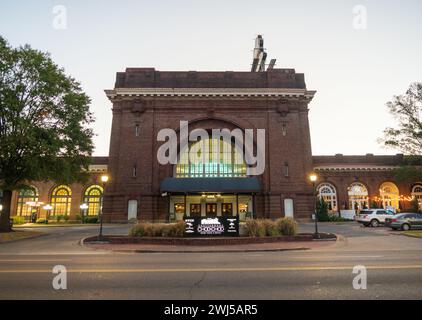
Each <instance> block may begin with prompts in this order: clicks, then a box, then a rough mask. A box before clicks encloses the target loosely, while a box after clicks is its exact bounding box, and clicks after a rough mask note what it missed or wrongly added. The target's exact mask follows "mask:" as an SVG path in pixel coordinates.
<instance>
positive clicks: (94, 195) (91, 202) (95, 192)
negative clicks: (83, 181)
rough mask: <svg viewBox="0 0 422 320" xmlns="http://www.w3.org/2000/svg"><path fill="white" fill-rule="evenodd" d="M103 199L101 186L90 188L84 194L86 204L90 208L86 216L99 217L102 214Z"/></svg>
mask: <svg viewBox="0 0 422 320" xmlns="http://www.w3.org/2000/svg"><path fill="white" fill-rule="evenodd" d="M102 199H103V188H102V187H100V186H95V185H94V186H90V187H89V188H87V189H86V191H85V194H84V203H85V204H86V205H87V206H88V209H87V211H86V214H87V215H88V216H98V215H99V214H100V210H101V205H102Z"/></svg>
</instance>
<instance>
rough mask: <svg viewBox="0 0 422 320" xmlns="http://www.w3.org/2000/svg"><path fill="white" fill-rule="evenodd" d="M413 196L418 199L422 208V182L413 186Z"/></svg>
mask: <svg viewBox="0 0 422 320" xmlns="http://www.w3.org/2000/svg"><path fill="white" fill-rule="evenodd" d="M412 198H416V199H418V203H419V209H420V208H421V207H422V184H417V185H415V186H414V187H413V188H412Z"/></svg>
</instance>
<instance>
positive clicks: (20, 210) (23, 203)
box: [16, 186, 38, 217]
mask: <svg viewBox="0 0 422 320" xmlns="http://www.w3.org/2000/svg"><path fill="white" fill-rule="evenodd" d="M28 202H38V190H37V188H35V187H33V186H30V187H28V188H25V189H21V190H19V193H18V202H17V210H16V215H18V216H22V217H29V216H31V213H32V212H31V210H32V208H31V206H29V205H28V204H27V203H28Z"/></svg>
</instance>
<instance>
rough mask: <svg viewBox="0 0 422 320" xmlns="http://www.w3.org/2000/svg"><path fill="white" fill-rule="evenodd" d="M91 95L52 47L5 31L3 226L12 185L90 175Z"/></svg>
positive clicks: (0, 170) (0, 46)
mask: <svg viewBox="0 0 422 320" xmlns="http://www.w3.org/2000/svg"><path fill="white" fill-rule="evenodd" d="M89 104H90V99H89V97H88V96H87V95H86V94H85V93H84V92H83V91H82V89H81V86H80V84H79V83H78V82H76V81H75V80H74V79H73V78H71V77H69V76H66V75H65V73H64V70H63V69H61V68H59V67H58V66H57V65H56V64H55V63H54V62H53V61H52V59H51V57H50V55H49V54H48V53H44V52H41V51H38V50H35V49H32V48H31V47H30V46H29V45H25V46H23V47H18V48H12V47H11V46H10V45H9V44H8V43H7V41H6V40H5V39H4V38H2V37H1V36H0V189H2V190H3V210H2V213H1V217H0V232H7V231H10V230H9V229H10V228H9V218H10V206H11V200H12V191H13V190H18V189H20V188H25V186H26V185H27V183H28V182H30V181H45V180H49V179H51V180H53V181H56V182H59V183H72V182H76V181H84V180H85V179H86V178H87V170H84V169H87V168H88V165H89V162H90V158H91V154H92V150H93V142H92V137H93V132H92V129H90V128H89V124H90V123H92V122H93V120H94V119H93V116H92V113H91V112H90V111H89Z"/></svg>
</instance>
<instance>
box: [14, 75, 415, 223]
mask: <svg viewBox="0 0 422 320" xmlns="http://www.w3.org/2000/svg"><path fill="white" fill-rule="evenodd" d="M106 94H107V96H108V98H109V99H110V101H111V102H112V104H113V108H112V112H113V122H112V129H111V142H110V153H109V157H108V158H107V157H104V158H101V157H95V158H94V159H93V163H92V165H91V167H90V171H91V172H92V175H91V180H90V181H89V183H87V184H86V185H84V186H82V185H78V184H75V185H72V186H61V185H55V184H53V183H52V182H42V183H40V182H31V183H28V186H30V187H31V189H30V190H21V191H17V192H15V193H14V196H13V197H14V198H13V199H14V201H13V207H12V213H13V214H12V215H18V216H26V217H29V216H30V215H31V212H33V211H34V207H35V209H36V211H37V214H38V217H44V216H45V215H47V214H49V215H50V216H51V215H53V216H58V215H63V216H68V217H69V219H75V218H76V216H77V215H80V214H82V213H83V212H82V209H81V208H80V206H81V204H82V203H85V204H87V205H88V208H87V209H86V212H85V213H86V214H88V215H93V216H95V215H98V213H99V212H100V208H101V204H102V199H103V192H104V190H103V188H102V184H101V183H100V181H99V176H100V175H101V174H103V173H105V172H107V173H108V175H109V176H110V181H109V183H108V184H107V187H106V190H105V197H104V205H103V212H104V218H105V221H128V220H131V219H138V220H154V221H159V220H161V221H162V220H177V219H181V218H182V217H183V215H188V216H195V215H197V216H198V215H199V216H216V215H236V214H239V215H240V216H241V218H242V219H243V218H244V217H246V216H248V215H249V216H253V217H257V218H263V217H268V218H278V217H282V216H293V217H294V218H296V219H309V218H310V215H311V213H312V211H313V203H314V202H313V187H312V185H311V183H310V182H309V174H310V173H311V172H316V173H317V174H318V177H319V181H318V184H317V190H318V194H319V196H320V197H323V198H324V199H325V200H326V202H328V204H329V208H330V211H331V212H333V213H335V212H339V211H340V210H345V211H347V210H360V209H363V208H366V207H368V206H370V205H374V203H375V205H377V206H384V207H387V206H391V207H394V208H396V209H402V210H404V209H406V208H409V202H410V200H411V199H412V198H413V197H417V198H418V199H419V198H422V184H419V183H418V181H415V182H414V183H412V184H403V183H398V182H397V181H395V180H394V175H393V169H394V168H396V167H398V166H400V165H401V164H402V162H403V156H402V155H396V156H374V155H370V154H368V155H365V156H343V155H335V156H312V151H311V142H310V141H311V139H310V133H309V124H308V110H309V109H310V108H312V103H311V101H312V98H313V96H314V94H315V91H311V90H308V89H307V88H306V85H305V79H304V75H303V74H300V73H296V72H295V70H293V69H273V68H272V69H269V70H267V71H264V72H160V71H157V70H155V69H152V68H129V69H127V70H126V71H125V72H119V73H117V78H116V83H115V87H114V89H112V90H106ZM180 121H187V122H188V125H189V132H191V131H193V130H194V129H204V130H206V132H210V131H211V130H213V129H224V128H226V129H229V130H234V129H240V131H241V132H244V131H245V130H247V129H253V130H254V132H255V138H256V132H257V129H265V170H264V172H263V173H262V174H260V175H257V176H248V174H247V170H248V167H250V165H248V164H246V163H240V164H239V163H236V164H234V163H232V162H231V161H230V160H232V159H233V155H234V152H235V150H236V145H235V143H234V142H232V141H231V142H230V143H229V145H228V146H227V145H224V143H225V142H221V143H222V144H221V146H223V148H222V150H226V151H227V150H228V151H227V152H226V151H224V152H226V154H225V156H226V157H223V156H224V154H223V153H224V152H223V153H222V156H221V157H220V152H221V150H219V151H218V160H217V161H215V158H213V154H214V153H215V152H217V151H215V150H214V145H215V141H214V139H212V138H210V139H209V140H207V142H208V143H209V146H210V149H209V150H208V151H207V152H208V153H206V154H205V156H206V159H207V161H205V162H204V163H201V164H200V165H193V164H189V163H188V164H186V163H183V162H182V161H180V160H181V159H182V158H183V157H184V156H185V152H186V151H190V150H192V149H193V148H195V145H196V144H195V143H189V144H188V147H187V149H186V150H182V149H181V144H179V145H178V155H179V162H178V163H175V164H164V165H162V164H160V163H159V161H158V159H157V152H158V150H159V148H160V147H161V146H162V145H163V143H164V142H163V141H157V135H158V133H159V132H160V130H162V129H165V128H169V129H173V130H174V132H175V133H176V135H177V137H178V141H180V138H181V129H180ZM218 144H220V141H219V142H218ZM256 144H257V141H256V139H255V140H254V148H255V147H256ZM224 147H227V149H224ZM243 151H245V153H247V152H250V153H252V155H253V153H254V152H255V151H256V148H255V150H254V151H253V152H252V151H250V150H245V149H243ZM45 204H50V205H51V209H48V211H47V210H45V209H43V205H45Z"/></svg>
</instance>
